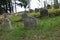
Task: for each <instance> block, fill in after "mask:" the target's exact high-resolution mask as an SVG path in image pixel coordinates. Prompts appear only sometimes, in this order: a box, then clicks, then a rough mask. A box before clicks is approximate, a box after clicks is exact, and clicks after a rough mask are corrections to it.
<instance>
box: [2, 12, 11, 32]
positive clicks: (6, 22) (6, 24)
mask: <svg viewBox="0 0 60 40" xmlns="http://www.w3.org/2000/svg"><path fill="white" fill-rule="evenodd" d="M9 29H11V21H10V20H9V19H8V16H7V14H6V13H4V19H3V20H2V30H3V31H7V30H9Z"/></svg>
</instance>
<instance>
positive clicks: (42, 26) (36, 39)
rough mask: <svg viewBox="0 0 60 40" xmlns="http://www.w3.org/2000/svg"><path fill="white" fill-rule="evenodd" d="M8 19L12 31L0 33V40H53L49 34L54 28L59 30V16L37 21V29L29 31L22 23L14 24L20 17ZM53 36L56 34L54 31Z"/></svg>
mask: <svg viewBox="0 0 60 40" xmlns="http://www.w3.org/2000/svg"><path fill="white" fill-rule="evenodd" d="M30 15H32V14H30ZM30 15H29V16H30ZM9 19H10V20H11V21H12V28H13V30H11V31H9V32H3V31H0V40H45V39H46V40H51V39H53V40H54V38H52V37H51V36H52V34H51V33H53V32H52V31H53V30H54V29H55V28H60V16H57V17H52V18H44V19H38V25H37V27H36V28H29V29H26V28H24V25H23V22H14V21H15V20H19V19H20V16H12V17H10V18H9ZM59 32H60V31H59ZM53 34H56V31H55V32H54V33H53ZM56 35H58V33H57V34H56ZM54 37H55V36H54Z"/></svg>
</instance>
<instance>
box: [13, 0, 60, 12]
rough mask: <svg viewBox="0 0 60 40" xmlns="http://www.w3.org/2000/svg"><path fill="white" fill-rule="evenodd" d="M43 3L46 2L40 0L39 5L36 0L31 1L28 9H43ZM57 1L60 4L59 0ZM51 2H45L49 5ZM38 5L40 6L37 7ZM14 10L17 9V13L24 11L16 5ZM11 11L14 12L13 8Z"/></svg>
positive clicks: (50, 0) (51, 0)
mask: <svg viewBox="0 0 60 40" xmlns="http://www.w3.org/2000/svg"><path fill="white" fill-rule="evenodd" d="M44 1H46V0H40V3H39V2H38V0H31V3H30V8H31V9H35V8H41V7H44V3H43V2H44ZM58 1H59V2H60V0H58ZM17 2H18V1H17ZM51 2H52V3H53V0H47V3H48V4H51ZM39 4H40V6H39ZM13 6H14V7H15V5H13ZM16 8H17V12H20V11H24V7H22V8H21V7H20V6H18V5H17V6H16ZM13 9H14V12H15V8H13ZM27 10H28V8H27Z"/></svg>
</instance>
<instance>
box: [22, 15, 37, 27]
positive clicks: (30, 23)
mask: <svg viewBox="0 0 60 40" xmlns="http://www.w3.org/2000/svg"><path fill="white" fill-rule="evenodd" d="M23 15H24V16H23V17H22V20H23V23H24V27H26V28H30V27H36V26H37V19H36V18H35V17H28V16H27V14H23Z"/></svg>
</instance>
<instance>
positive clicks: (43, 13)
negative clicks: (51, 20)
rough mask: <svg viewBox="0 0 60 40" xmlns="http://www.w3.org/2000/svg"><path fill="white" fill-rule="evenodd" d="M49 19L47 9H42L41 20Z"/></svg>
mask: <svg viewBox="0 0 60 40" xmlns="http://www.w3.org/2000/svg"><path fill="white" fill-rule="evenodd" d="M44 17H49V14H48V10H47V9H45V8H41V9H40V18H44Z"/></svg>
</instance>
